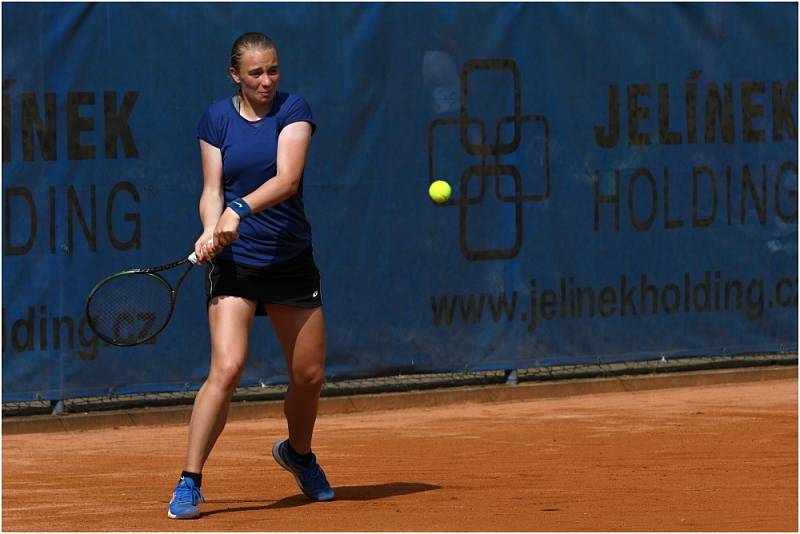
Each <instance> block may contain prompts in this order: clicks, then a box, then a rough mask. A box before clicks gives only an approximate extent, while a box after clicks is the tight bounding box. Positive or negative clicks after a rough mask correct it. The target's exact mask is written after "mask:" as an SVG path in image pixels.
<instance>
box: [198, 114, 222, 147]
mask: <svg viewBox="0 0 800 534" xmlns="http://www.w3.org/2000/svg"><path fill="white" fill-rule="evenodd" d="M212 108H213V106H211V107H209V108H208V109H206V111H205V113H203V116H202V117H201V118H200V123H199V124H198V125H197V137H198V138H199V139H202V140H203V141H205V142H207V143H209V144H211V145H213V146H215V147H217V148H220V147H221V146H222V131H221V128H220V126H219V120H218V119H217V120H215V116H214V115H215V114H214V113H213V112H212Z"/></svg>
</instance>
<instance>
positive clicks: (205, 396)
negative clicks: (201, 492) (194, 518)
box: [184, 297, 256, 473]
mask: <svg viewBox="0 0 800 534" xmlns="http://www.w3.org/2000/svg"><path fill="white" fill-rule="evenodd" d="M255 309H256V303H255V302H254V301H252V300H247V299H243V298H239V297H216V298H214V299H213V300H212V301H211V305H210V306H209V308H208V322H209V327H210V331H211V368H210V370H209V373H208V378H207V379H206V381H205V383H204V384H203V387H201V388H200V391H199V392H198V393H197V397H196V398H195V401H194V407H193V408H192V418H191V420H190V422H189V447H188V450H187V452H186V464H185V467H184V470H186V471H189V472H192V473H201V472H202V469H203V465H204V464H205V462H206V459H207V458H208V455H209V454H210V453H211V449H212V448H213V447H214V444H215V443H216V442H217V438H218V437H219V435H220V434H221V433H222V429H223V428H225V422H226V421H227V419H228V409H229V408H230V402H231V397H232V396H233V392H234V390H235V389H236V386H237V385H238V384H239V379H240V378H241V376H242V370H243V369H244V364H245V362H246V361H247V341H248V334H249V332H250V327H251V325H252V324H253V316H254V314H255Z"/></svg>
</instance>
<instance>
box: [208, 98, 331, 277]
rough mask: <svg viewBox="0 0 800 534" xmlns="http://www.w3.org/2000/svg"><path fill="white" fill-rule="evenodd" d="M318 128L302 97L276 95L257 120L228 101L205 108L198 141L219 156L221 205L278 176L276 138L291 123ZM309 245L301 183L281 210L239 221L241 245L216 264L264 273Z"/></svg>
mask: <svg viewBox="0 0 800 534" xmlns="http://www.w3.org/2000/svg"><path fill="white" fill-rule="evenodd" d="M298 121H305V122H308V123H310V124H311V129H312V133H313V131H314V130H315V129H316V124H315V123H314V119H313V117H312V116H311V108H310V107H309V105H308V103H307V102H306V101H305V100H304V99H303V98H301V97H299V96H296V95H293V94H288V93H277V94H276V96H275V101H274V103H273V105H272V109H271V110H270V111H269V114H268V115H267V116H266V117H264V118H263V119H261V120H258V121H249V120H247V119H245V118H244V117H242V116H241V115H239V112H238V111H237V110H236V108H234V106H233V102H232V100H231V98H225V99H223V100H220V101H218V102H214V103H213V104H211V106H209V107H208V109H207V110H206V112H205V113H204V114H203V117H202V118H201V119H200V124H198V126H197V137H199V138H200V139H203V140H204V141H206V142H207V143H210V144H211V145H213V146H215V147H217V148H219V149H220V151H221V152H222V169H223V178H224V186H225V204H227V203H228V202H230V201H231V200H233V199H235V198H238V197H243V196H245V195H247V194H249V193H252V192H253V191H255V190H256V189H258V188H259V187H260V186H261V185H262V184H264V182H266V181H267V180H269V179H270V178H272V177H274V176H275V175H276V174H277V165H276V162H277V155H278V135H280V133H281V130H283V128H284V127H285V126H286V125H288V124H291V123H293V122H298ZM310 245H311V225H310V224H309V223H308V220H307V219H306V215H305V210H304V208H303V181H302V176H301V181H300V188H299V189H298V191H297V193H296V194H295V195H294V196H292V197H290V198H289V199H287V200H285V201H283V202H281V203H280V204H278V205H276V206H273V207H271V208H267V209H266V210H263V211H261V212H259V213H256V214H255V215H251V216H250V217H247V218H245V219H243V220H242V222H241V223H240V224H239V239H237V240H236V241H234V242H233V243H231V244H230V245H228V246H227V247H225V249H224V250H223V251H222V252H221V253H220V254H218V255H217V257H218V258H221V259H224V260H229V261H235V262H236V263H241V264H244V265H250V266H254V267H266V266H268V265H273V264H276V263H280V262H282V261H286V260H288V259H291V258H293V257H295V256H297V255H298V254H300V253H301V252H303V251H305V250H306V249H307V248H308V247H309V246H310Z"/></svg>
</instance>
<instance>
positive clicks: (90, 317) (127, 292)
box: [84, 270, 175, 347]
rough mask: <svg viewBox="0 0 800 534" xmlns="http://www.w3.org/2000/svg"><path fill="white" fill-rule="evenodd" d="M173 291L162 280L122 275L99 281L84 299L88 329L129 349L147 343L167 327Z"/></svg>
mask: <svg viewBox="0 0 800 534" xmlns="http://www.w3.org/2000/svg"><path fill="white" fill-rule="evenodd" d="M174 307H175V291H173V290H172V287H171V286H170V285H169V282H167V281H166V280H165V279H164V278H163V277H162V276H160V275H159V274H157V273H154V272H149V271H144V270H131V271H123V272H121V273H117V274H113V275H111V276H109V277H107V278H104V279H103V280H101V281H100V282H99V283H98V284H97V285H96V286H95V287H94V289H92V291H91V292H90V293H89V296H88V297H87V298H86V304H85V307H84V308H85V314H86V319H87V322H88V323H89V327H90V328H91V329H92V330H93V331H94V332H95V333H96V334H97V336H98V337H99V338H100V339H102V340H103V341H105V342H107V343H110V344H112V345H115V346H117V347H130V346H133V345H140V344H142V343H146V342H147V341H150V340H151V339H153V338H154V337H155V336H157V335H158V334H159V333H160V332H161V331H162V330H163V329H164V327H166V326H167V323H169V320H170V318H171V317H172V311H173V308H174Z"/></svg>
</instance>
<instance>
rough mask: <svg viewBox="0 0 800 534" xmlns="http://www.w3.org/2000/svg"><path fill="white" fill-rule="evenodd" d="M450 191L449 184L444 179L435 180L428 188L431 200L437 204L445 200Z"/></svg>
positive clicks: (448, 196)
mask: <svg viewBox="0 0 800 534" xmlns="http://www.w3.org/2000/svg"><path fill="white" fill-rule="evenodd" d="M450 192H451V190H450V184H448V183H447V182H445V181H444V180H436V181H435V182H433V183H432V184H431V186H430V187H429V188H428V194H429V195H430V197H431V200H433V201H434V202H436V203H437V204H441V203H442V202H447V199H448V198H450Z"/></svg>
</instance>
